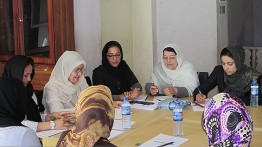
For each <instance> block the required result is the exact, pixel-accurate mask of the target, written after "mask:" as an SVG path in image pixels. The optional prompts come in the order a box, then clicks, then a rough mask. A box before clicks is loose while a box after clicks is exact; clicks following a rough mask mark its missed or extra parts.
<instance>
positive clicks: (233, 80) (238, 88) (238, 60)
mask: <svg viewBox="0 0 262 147" xmlns="http://www.w3.org/2000/svg"><path fill="white" fill-rule="evenodd" d="M227 49H228V51H229V52H230V53H231V54H232V56H233V60H234V62H235V64H236V68H237V71H236V72H235V73H234V74H232V75H227V74H226V73H225V72H224V82H225V84H226V86H227V87H226V89H225V90H224V92H227V93H231V94H234V95H236V96H239V97H243V96H244V95H245V93H247V92H248V91H249V90H250V86H251V83H252V79H257V78H258V76H259V75H260V73H259V72H258V71H256V70H254V69H252V68H251V67H248V66H246V65H245V64H244V61H245V52H244V49H243V48H242V47H241V46H233V47H227Z"/></svg>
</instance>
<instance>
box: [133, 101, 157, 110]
mask: <svg viewBox="0 0 262 147" xmlns="http://www.w3.org/2000/svg"><path fill="white" fill-rule="evenodd" d="M157 103H158V102H154V104H153V105H143V104H132V105H131V108H133V109H142V110H155V109H156V108H157Z"/></svg>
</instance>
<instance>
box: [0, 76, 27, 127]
mask: <svg viewBox="0 0 262 147" xmlns="http://www.w3.org/2000/svg"><path fill="white" fill-rule="evenodd" d="M26 102H27V98H26V92H25V87H24V85H23V83H22V82H21V81H19V80H18V79H14V78H9V77H1V78H0V127H8V126H23V125H22V124H21V122H22V121H23V120H24V118H25V115H26Z"/></svg>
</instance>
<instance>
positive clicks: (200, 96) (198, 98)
mask: <svg viewBox="0 0 262 147" xmlns="http://www.w3.org/2000/svg"><path fill="white" fill-rule="evenodd" d="M205 99H206V95H204V94H202V93H198V94H197V95H196V101H197V102H199V103H201V102H204V101H205Z"/></svg>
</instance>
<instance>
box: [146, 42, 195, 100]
mask: <svg viewBox="0 0 262 147" xmlns="http://www.w3.org/2000/svg"><path fill="white" fill-rule="evenodd" d="M198 84H199V81H198V77H197V72H196V71H195V69H194V66H193V65H192V64H191V63H189V62H188V61H186V60H184V56H183V54H182V53H181V52H180V50H179V47H178V46H177V45H176V44H175V43H172V44H168V45H167V46H165V48H164V50H163V56H162V60H161V62H160V63H158V64H157V65H155V67H154V71H153V73H152V75H151V78H150V79H149V81H148V83H147V84H146V86H145V90H146V92H147V94H150V95H167V96H176V97H188V96H192V92H193V91H194V89H195V88H196V87H197V85H198Z"/></svg>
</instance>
